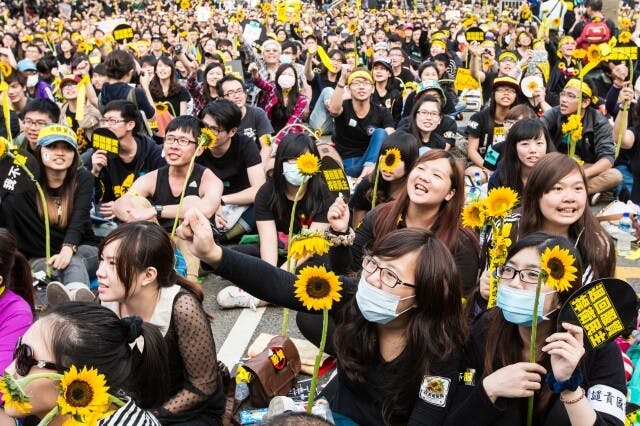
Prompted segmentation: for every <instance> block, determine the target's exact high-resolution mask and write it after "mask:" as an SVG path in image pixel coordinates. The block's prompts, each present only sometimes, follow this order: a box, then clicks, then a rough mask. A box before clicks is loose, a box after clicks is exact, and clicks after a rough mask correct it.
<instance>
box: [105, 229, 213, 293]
mask: <svg viewBox="0 0 640 426" xmlns="http://www.w3.org/2000/svg"><path fill="white" fill-rule="evenodd" d="M114 241H119V242H120V250H119V251H118V253H116V256H115V257H116V259H115V262H116V273H117V274H118V279H119V280H120V281H121V282H122V285H123V286H124V289H125V293H124V294H125V297H128V296H129V291H131V285H132V283H133V281H134V277H135V276H136V274H138V273H140V272H141V271H143V270H144V269H145V268H147V267H149V266H152V267H154V268H155V269H156V271H157V273H158V275H157V277H156V281H157V282H158V286H159V287H170V286H172V285H173V284H174V283H175V284H178V285H180V286H181V287H183V288H184V289H186V290H188V291H190V292H191V293H193V294H194V295H195V296H196V297H197V298H198V300H200V302H202V301H203V300H204V294H203V293H202V290H201V289H200V287H199V286H197V285H196V284H194V283H192V282H191V281H189V280H187V279H186V278H184V277H181V276H180V275H178V274H177V273H176V271H175V269H174V268H173V265H174V263H175V260H174V254H173V252H174V250H173V244H172V243H171V239H170V238H169V235H167V233H166V232H165V230H164V229H163V228H162V227H161V226H160V225H158V224H157V223H153V222H144V221H142V222H129V223H123V224H121V225H120V226H118V227H117V228H116V229H114V230H113V231H111V232H109V234H107V236H106V237H105V238H104V240H102V242H101V243H100V246H99V247H98V253H99V255H100V256H102V251H103V250H104V248H105V247H106V246H107V245H108V244H110V243H112V242H114Z"/></svg>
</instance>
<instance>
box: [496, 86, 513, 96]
mask: <svg viewBox="0 0 640 426" xmlns="http://www.w3.org/2000/svg"><path fill="white" fill-rule="evenodd" d="M496 93H510V94H512V95H515V94H516V89H514V88H513V87H506V86H500V87H496Z"/></svg>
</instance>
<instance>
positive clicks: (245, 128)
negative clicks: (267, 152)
mask: <svg viewBox="0 0 640 426" xmlns="http://www.w3.org/2000/svg"><path fill="white" fill-rule="evenodd" d="M246 108H247V112H246V114H245V115H244V117H242V121H240V125H239V126H238V133H239V134H241V135H244V136H246V137H248V138H249V139H251V140H253V141H255V142H256V145H257V146H258V149H260V136H262V135H270V134H271V133H273V127H272V126H271V122H270V121H269V118H268V117H267V114H266V113H265V112H264V110H262V109H260V108H256V107H253V106H250V105H247V106H246Z"/></svg>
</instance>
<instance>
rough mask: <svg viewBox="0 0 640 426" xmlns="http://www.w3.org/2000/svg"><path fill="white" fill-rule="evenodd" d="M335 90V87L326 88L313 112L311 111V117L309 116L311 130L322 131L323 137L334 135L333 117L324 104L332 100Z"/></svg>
mask: <svg viewBox="0 0 640 426" xmlns="http://www.w3.org/2000/svg"><path fill="white" fill-rule="evenodd" d="M334 90H335V89H334V88H333V87H325V88H324V89H322V92H320V96H318V100H317V101H316V104H315V106H314V107H313V111H311V115H310V116H309V127H311V130H316V129H320V130H322V134H323V135H330V134H332V133H333V117H331V115H330V114H329V111H327V107H326V106H325V105H324V103H325V102H326V101H328V100H329V99H331V95H333V91H334Z"/></svg>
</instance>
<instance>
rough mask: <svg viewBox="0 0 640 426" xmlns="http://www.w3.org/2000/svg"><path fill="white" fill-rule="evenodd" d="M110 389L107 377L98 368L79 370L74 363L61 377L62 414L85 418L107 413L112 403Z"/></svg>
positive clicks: (59, 398)
mask: <svg viewBox="0 0 640 426" xmlns="http://www.w3.org/2000/svg"><path fill="white" fill-rule="evenodd" d="M108 390H109V387H108V386H107V385H106V380H105V377H104V375H103V374H99V373H98V370H96V369H93V368H92V369H89V370H88V369H87V367H83V368H82V370H80V371H78V370H77V369H76V367H75V365H72V366H71V368H70V369H69V370H68V371H67V372H66V373H65V374H64V375H63V376H62V379H60V391H61V393H60V396H59V397H58V406H59V407H60V414H63V415H64V414H69V415H71V416H79V417H81V418H84V417H86V416H91V415H93V414H94V413H96V412H97V413H105V412H106V411H107V410H108V408H109V404H110V403H109V394H108V393H107V391H108Z"/></svg>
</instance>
